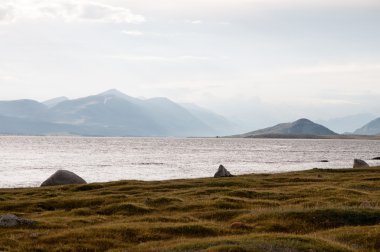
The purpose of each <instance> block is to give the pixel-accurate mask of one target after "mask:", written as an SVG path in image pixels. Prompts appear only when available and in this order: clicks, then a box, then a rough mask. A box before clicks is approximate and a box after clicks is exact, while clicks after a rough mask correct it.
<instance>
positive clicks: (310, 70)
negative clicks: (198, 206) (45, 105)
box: [0, 0, 380, 128]
mask: <svg viewBox="0 0 380 252" xmlns="http://www.w3.org/2000/svg"><path fill="white" fill-rule="evenodd" d="M379 24H380V1H379V0H171V1H169V0H155V1H147V0H91V1H90V0H75V1H74V0H0V100H12V99H20V98H30V99H35V100H38V101H43V100H47V99H49V98H53V97H57V96H67V97H69V98H77V97H81V96H87V95H91V94H96V93H100V92H102V91H105V90H107V89H111V88H116V89H118V90H120V91H122V92H124V93H126V94H128V95H131V96H135V97H145V98H149V97H158V96H160V97H168V98H170V99H172V100H174V101H176V102H186V103H188V102H190V103H195V104H198V105H200V106H203V107H206V108H209V109H211V110H214V111H216V112H218V113H220V114H222V115H225V116H228V117H229V118H234V119H236V120H237V121H240V122H242V123H245V124H246V125H247V128H248V127H251V128H259V127H262V126H268V125H270V124H272V123H274V122H281V121H291V120H295V119H297V118H300V117H307V118H311V119H321V120H327V119H329V118H335V117H342V116H346V115H353V114H358V113H371V114H374V115H378V116H380V28H379Z"/></svg>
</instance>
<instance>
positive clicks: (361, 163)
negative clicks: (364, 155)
mask: <svg viewBox="0 0 380 252" xmlns="http://www.w3.org/2000/svg"><path fill="white" fill-rule="evenodd" d="M368 167H369V165H368V164H367V162H366V161H364V160H361V159H354V168H368Z"/></svg>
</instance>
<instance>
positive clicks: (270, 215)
mask: <svg viewBox="0 0 380 252" xmlns="http://www.w3.org/2000/svg"><path fill="white" fill-rule="evenodd" d="M8 213H10V214H15V215H17V216H19V217H22V218H26V219H30V220H33V221H35V222H36V223H35V224H34V225H29V226H18V227H11V228H10V227H8V228H5V227H3V228H0V250H1V251H219V252H225V251H269V252H270V251H380V168H365V169H340V170H336V169H334V170H333V169H313V170H308V171H302V172H290V173H281V174H252V175H244V176H236V177H228V178H203V179H187V180H171V181H155V182H143V181H118V182H110V183H94V184H87V185H70V186H58V187H43V188H24V189H0V214H8Z"/></svg>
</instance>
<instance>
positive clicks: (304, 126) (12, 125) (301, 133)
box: [0, 89, 380, 138]
mask: <svg viewBox="0 0 380 252" xmlns="http://www.w3.org/2000/svg"><path fill="white" fill-rule="evenodd" d="M369 118H371V120H372V119H373V118H374V115H371V114H359V115H354V116H348V117H342V118H337V119H333V120H329V121H326V122H325V123H323V124H324V125H331V126H334V125H335V127H334V128H340V129H342V128H344V127H345V128H346V129H353V127H357V128H358V129H357V130H355V131H354V133H349V134H346V136H347V135H352V134H354V135H380V118H377V119H375V120H372V121H371V122H369V123H367V124H365V125H364V126H363V124H364V122H368V121H367V120H368V119H369ZM359 125H360V126H359ZM237 132H241V131H239V125H236V123H234V122H232V121H230V120H229V119H227V118H225V117H223V116H221V115H218V114H216V113H214V112H212V111H210V110H207V109H204V108H202V107H199V106H197V105H195V104H190V103H175V102H173V101H171V100H169V99H167V98H163V97H156V98H150V99H145V98H135V97H131V96H128V95H126V94H124V93H122V92H120V91H118V90H115V89H111V90H108V91H106V92H103V93H100V94H97V95H92V96H87V97H83V98H78V99H72V100H70V99H68V98H67V97H57V98H53V99H50V100H48V101H45V102H38V101H34V100H27V99H23V100H14V101H0V134H16V135H83V136H186V137H188V136H218V135H231V134H236V133H237ZM351 132H352V131H351ZM340 133H341V132H340ZM235 136H236V137H298V138H301V137H307V138H310V137H318V136H329V137H334V136H338V134H337V133H335V132H334V131H332V130H330V129H329V128H327V127H325V126H322V125H321V124H317V123H314V122H312V121H310V120H308V119H299V120H297V121H295V122H291V123H281V124H278V125H275V126H273V127H268V128H264V129H261V130H256V131H250V132H248V133H245V134H240V135H235Z"/></svg>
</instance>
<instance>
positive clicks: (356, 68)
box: [285, 64, 380, 74]
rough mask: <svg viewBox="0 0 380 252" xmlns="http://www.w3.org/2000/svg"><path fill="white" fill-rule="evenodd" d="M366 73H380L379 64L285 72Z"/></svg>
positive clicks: (318, 66)
mask: <svg viewBox="0 0 380 252" xmlns="http://www.w3.org/2000/svg"><path fill="white" fill-rule="evenodd" d="M366 71H380V64H341V65H333V64H327V65H317V66H309V67H298V68H290V69H287V70H285V72H287V73H292V74H319V73H349V72H366Z"/></svg>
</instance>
